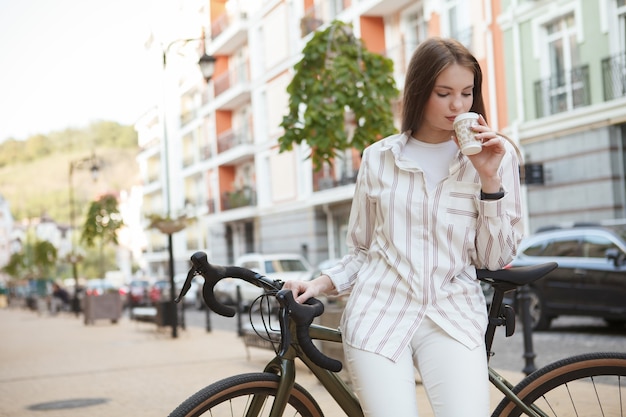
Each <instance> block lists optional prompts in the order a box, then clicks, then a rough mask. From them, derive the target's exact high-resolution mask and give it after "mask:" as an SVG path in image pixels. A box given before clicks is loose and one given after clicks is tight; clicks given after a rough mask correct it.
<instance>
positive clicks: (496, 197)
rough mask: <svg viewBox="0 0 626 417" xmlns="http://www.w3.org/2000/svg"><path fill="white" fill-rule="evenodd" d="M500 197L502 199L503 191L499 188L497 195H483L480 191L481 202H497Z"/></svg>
mask: <svg viewBox="0 0 626 417" xmlns="http://www.w3.org/2000/svg"><path fill="white" fill-rule="evenodd" d="M502 197H504V190H503V189H502V188H500V191H498V192H497V193H483V191H482V190H480V199H481V200H499V199H501V198H502Z"/></svg>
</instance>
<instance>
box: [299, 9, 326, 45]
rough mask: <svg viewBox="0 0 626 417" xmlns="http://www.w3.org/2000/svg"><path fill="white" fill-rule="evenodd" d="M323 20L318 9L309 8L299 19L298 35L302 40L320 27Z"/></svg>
mask: <svg viewBox="0 0 626 417" xmlns="http://www.w3.org/2000/svg"><path fill="white" fill-rule="evenodd" d="M323 23H324V19H323V18H322V14H321V12H320V11H319V7H317V6H313V7H309V8H308V9H307V10H306V11H305V12H304V16H303V17H302V19H300V35H301V36H302V37H303V38H304V37H305V36H306V35H308V34H309V33H311V32H314V31H315V29H317V28H318V27H320V26H322V24H323Z"/></svg>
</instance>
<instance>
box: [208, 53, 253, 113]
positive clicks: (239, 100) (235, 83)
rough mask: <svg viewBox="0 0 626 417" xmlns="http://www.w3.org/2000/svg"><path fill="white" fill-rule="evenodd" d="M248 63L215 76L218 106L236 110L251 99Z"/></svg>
mask: <svg viewBox="0 0 626 417" xmlns="http://www.w3.org/2000/svg"><path fill="white" fill-rule="evenodd" d="M249 80H250V77H249V75H248V66H247V64H241V65H238V66H237V67H236V68H234V69H231V70H229V71H227V72H225V73H223V74H220V75H218V76H216V77H215V78H214V81H213V85H214V89H215V104H216V107H217V108H220V109H228V110H234V109H236V108H238V107H240V106H241V105H243V104H244V103H247V102H249V101H250V86H249V83H248V81H249Z"/></svg>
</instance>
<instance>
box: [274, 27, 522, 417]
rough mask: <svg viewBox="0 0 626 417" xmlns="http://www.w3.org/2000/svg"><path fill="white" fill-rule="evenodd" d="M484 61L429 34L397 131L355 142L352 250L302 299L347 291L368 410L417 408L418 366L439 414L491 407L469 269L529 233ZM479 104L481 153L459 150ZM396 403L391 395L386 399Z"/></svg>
mask: <svg viewBox="0 0 626 417" xmlns="http://www.w3.org/2000/svg"><path fill="white" fill-rule="evenodd" d="M481 83H482V73H481V70H480V67H479V65H478V62H477V61H476V59H475V58H474V57H473V56H472V55H471V54H470V52H469V51H468V50H467V49H466V48H465V47H464V46H463V45H461V44H460V43H459V42H457V41H455V40H451V39H440V38H433V39H429V40H427V41H425V42H423V43H422V44H420V46H419V47H418V49H417V50H416V51H415V53H414V55H413V57H412V59H411V62H410V64H409V68H408V71H407V76H406V83H405V87H404V99H403V115H402V133H400V134H397V135H392V136H389V137H387V138H385V139H383V140H381V141H379V142H376V143H374V144H372V145H370V146H369V147H368V148H367V149H366V150H365V151H364V153H363V158H362V163H361V168H360V171H359V175H358V179H357V184H356V191H355V196H354V199H353V203H352V208H351V213H350V220H349V225H348V246H349V254H348V255H346V256H345V257H344V258H342V260H341V261H340V262H339V264H337V265H336V266H334V267H333V268H331V269H328V270H325V271H323V272H322V275H321V276H320V277H318V278H316V279H314V280H312V281H309V282H294V281H291V282H287V283H285V288H289V289H291V290H292V291H293V293H294V295H295V296H296V299H297V300H298V301H299V302H304V301H305V300H306V299H308V298H309V297H314V296H317V295H320V294H337V293H346V292H350V297H349V299H348V302H347V305H346V307H345V311H344V314H343V317H342V322H341V328H342V332H343V340H344V352H345V358H346V362H347V365H348V369H349V371H350V376H351V378H352V383H353V384H354V387H355V391H356V393H357V395H358V396H359V399H360V401H361V404H362V406H363V411H364V413H365V415H366V416H368V417H371V416H376V417H388V416H394V417H398V416H410V417H415V416H417V415H418V410H417V404H416V397H415V377H414V370H413V365H415V367H416V368H417V369H418V370H419V372H420V374H421V378H422V382H423V385H424V388H425V390H426V393H427V395H428V398H429V400H430V403H431V406H432V408H433V411H434V413H435V415H436V416H437V417H458V416H465V417H466V416H477V417H479V416H480V417H485V416H487V415H489V408H490V406H489V386H488V376H487V358H486V353H485V344H484V333H485V328H486V324H487V314H486V305H485V299H484V296H483V293H482V291H481V288H480V284H479V282H478V281H477V279H476V268H488V269H492V270H495V269H500V268H502V267H504V266H505V265H506V264H507V263H509V262H510V261H511V260H512V259H513V256H514V255H515V251H516V248H517V245H518V243H519V241H520V240H521V237H522V233H523V226H522V221H521V220H522V219H521V217H522V212H521V197H520V184H519V161H518V159H517V156H516V152H515V148H514V147H513V145H511V144H510V143H509V142H507V141H506V140H504V139H503V138H502V137H500V136H499V135H497V134H496V133H495V132H494V131H492V130H491V128H490V127H489V126H488V125H487V122H486V120H485V118H484V113H485V108H484V103H483V99H482V90H481ZM468 111H472V112H476V113H478V114H480V115H481V116H480V117H479V125H478V126H475V127H474V131H475V133H476V138H477V139H479V140H480V141H482V151H481V152H480V153H478V154H475V155H472V156H465V155H463V154H462V153H461V152H460V151H459V148H458V144H457V140H456V137H455V135H454V131H453V127H452V124H453V121H454V118H455V116H457V115H458V114H460V113H464V112H468ZM390 407H392V408H391V409H390Z"/></svg>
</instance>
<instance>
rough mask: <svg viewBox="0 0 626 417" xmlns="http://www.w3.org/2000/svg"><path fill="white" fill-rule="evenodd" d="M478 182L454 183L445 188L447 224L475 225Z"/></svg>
mask: <svg viewBox="0 0 626 417" xmlns="http://www.w3.org/2000/svg"><path fill="white" fill-rule="evenodd" d="M478 187H480V185H479V184H475V183H459V182H457V183H454V185H453V186H451V187H449V188H447V189H446V192H445V198H444V202H443V204H444V211H445V219H446V222H447V223H448V224H449V225H453V226H465V227H476V220H477V219H478V204H477V203H476V193H477V192H478V189H479V188H478Z"/></svg>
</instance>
